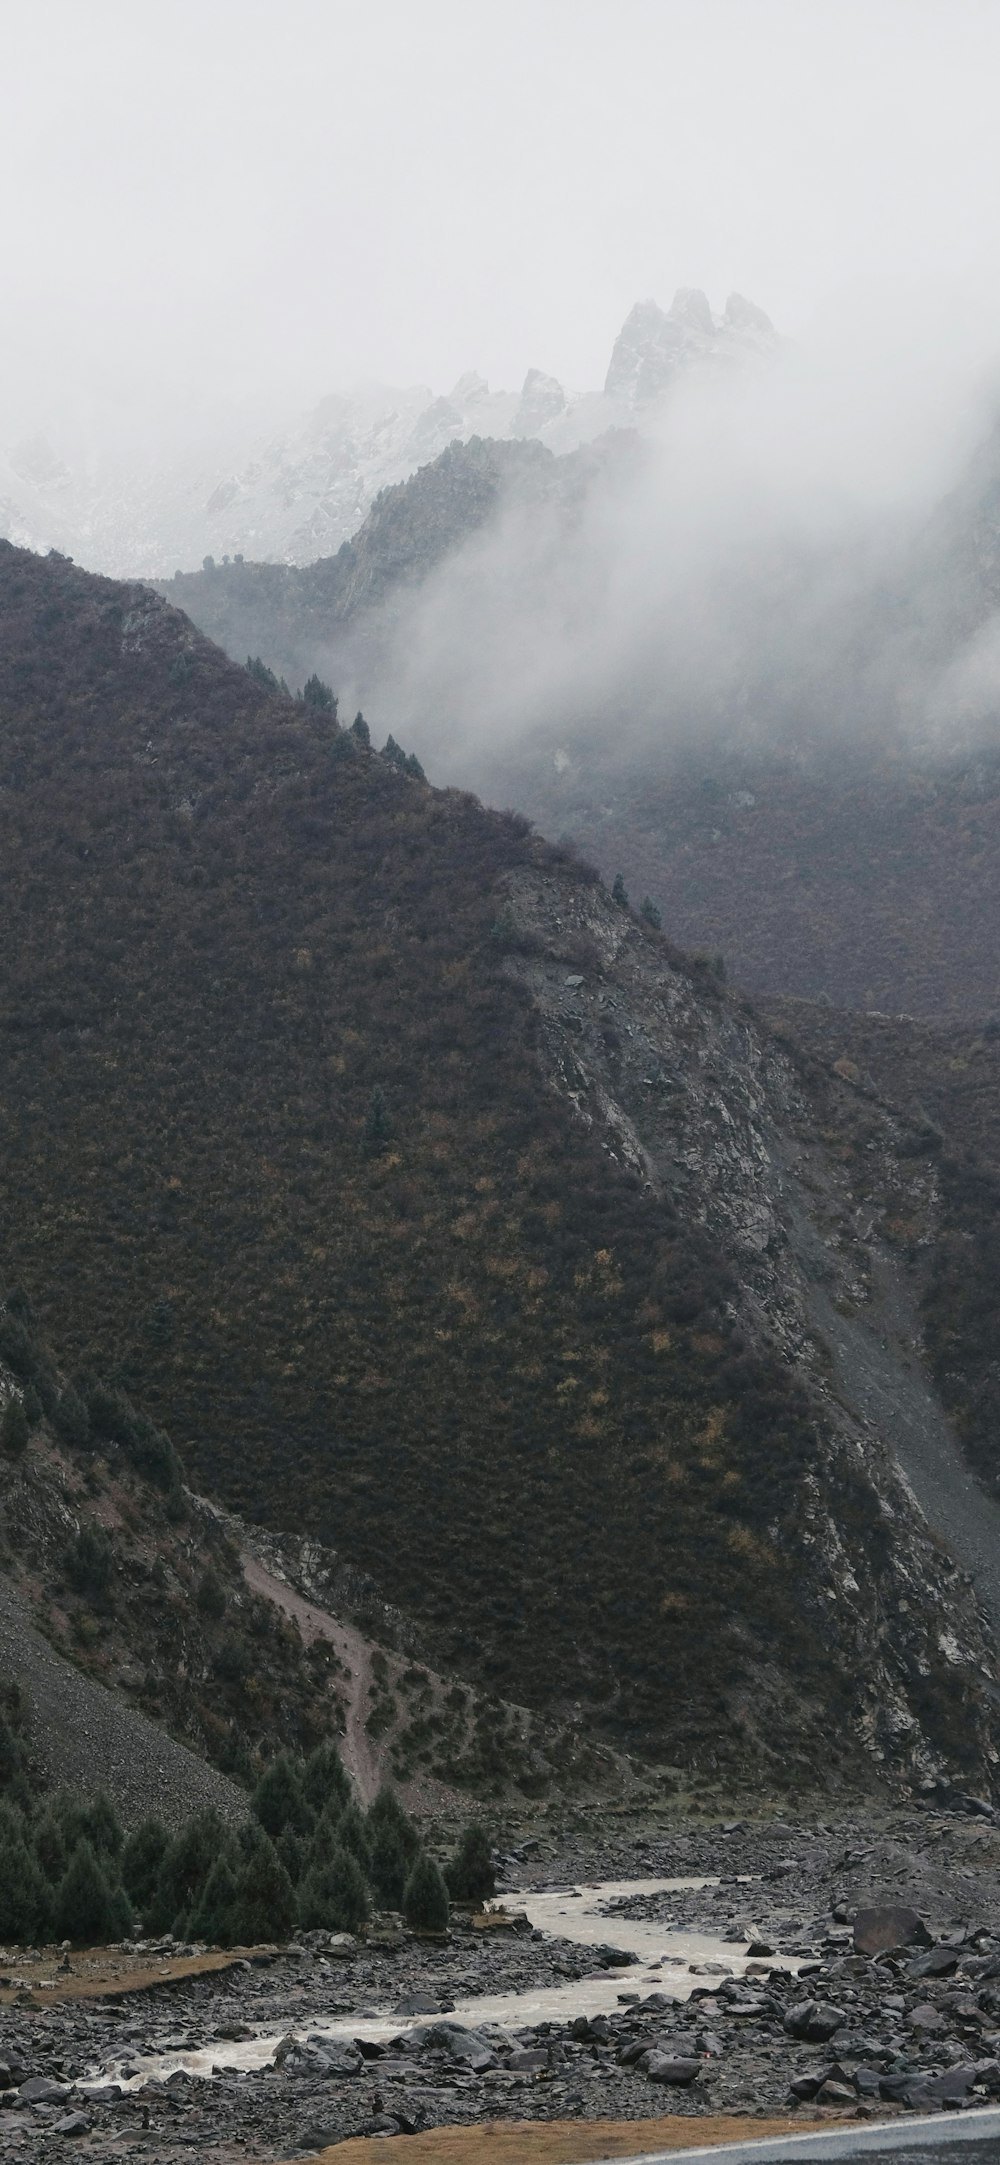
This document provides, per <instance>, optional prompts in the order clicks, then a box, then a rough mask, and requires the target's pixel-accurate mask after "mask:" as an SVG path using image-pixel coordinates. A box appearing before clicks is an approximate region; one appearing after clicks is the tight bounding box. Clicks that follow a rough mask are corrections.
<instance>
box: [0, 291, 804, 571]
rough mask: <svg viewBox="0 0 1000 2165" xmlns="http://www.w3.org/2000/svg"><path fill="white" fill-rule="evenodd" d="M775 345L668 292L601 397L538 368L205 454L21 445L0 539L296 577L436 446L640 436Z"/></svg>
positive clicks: (770, 336) (390, 397)
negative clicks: (698, 377)
mask: <svg viewBox="0 0 1000 2165" xmlns="http://www.w3.org/2000/svg"><path fill="white" fill-rule="evenodd" d="M776 344H777V338H776V334H775V332H774V329H773V326H772V325H771V323H770V322H769V320H768V318H767V316H765V315H764V313H763V310H761V309H759V308H756V307H755V306H754V304H753V303H752V302H751V301H745V300H743V299H742V297H741V296H740V295H739V294H731V295H730V298H729V300H728V301H727V302H726V306H725V309H724V311H723V314H722V315H721V316H720V317H715V316H713V314H712V311H711V308H710V307H709V304H708V301H707V299H706V297H705V295H704V294H703V293H701V292H700V291H698V289H697V288H694V287H682V288H681V289H680V291H679V292H678V293H676V294H675V296H674V300H673V302H672V304H671V307H670V309H669V310H667V311H666V312H664V311H663V309H661V308H660V307H659V306H658V304H657V303H656V302H655V301H640V302H639V303H638V304H637V306H636V307H635V308H633V310H632V311H631V314H630V315H629V317H628V319H627V321H626V322H625V324H624V325H623V327H622V330H621V331H620V333H619V335H618V338H617V339H616V341H615V346H614V351H613V353H612V357H611V365H610V368H609V370H608V375H607V382H606V385H605V388H604V390H603V391H597V390H593V391H572V390H566V389H565V388H564V386H563V385H562V384H561V383H560V382H559V381H558V380H557V378H556V377H555V376H552V375H549V374H547V373H546V371H545V370H543V369H541V368H537V367H532V368H529V370H528V372H527V375H526V376H525V379H524V382H523V385H522V387H521V390H520V391H519V392H518V391H504V390H491V389H490V386H489V384H488V382H487V381H486V378H485V377H484V376H481V375H480V374H478V373H477V371H476V370H475V369H467V370H466V371H465V372H464V374H462V375H460V376H459V377H458V379H457V381H456V382H455V383H454V384H453V385H452V387H451V389H450V390H449V391H448V392H447V393H446V394H445V395H440V394H438V393H436V392H434V391H432V390H431V389H430V387H429V386H428V385H426V384H411V385H408V386H406V387H400V386H391V385H385V384H372V383H365V384H359V385H357V386H356V387H355V388H354V390H352V391H350V392H336V393H331V394H330V395H328V396H327V397H325V398H323V399H321V400H320V401H319V403H318V404H317V405H316V406H315V407H314V408H313V409H312V411H311V412H310V413H308V414H305V415H300V416H298V417H294V418H293V419H292V420H291V422H290V424H289V426H288V427H287V428H284V429H280V430H279V431H278V432H277V433H273V432H269V433H268V435H267V436H266V438H261V437H260V436H259V435H256V434H254V433H253V432H252V431H250V432H243V433H241V432H240V431H239V430H235V431H234V435H233V437H232V439H231V440H228V441H226V442H225V443H223V442H221V441H219V442H217V445H216V448H215V451H214V453H210V454H208V455H206V453H205V452H204V450H202V449H199V450H198V451H197V452H195V451H191V452H190V453H187V452H184V451H181V452H174V453H172V454H171V455H170V457H169V458H166V457H164V458H154V457H152V456H151V457H150V458H149V459H148V460H147V461H146V462H143V461H142V460H141V459H137V458H136V456H135V453H134V449H133V447H132V446H131V445H130V446H128V447H127V448H126V447H124V446H122V447H121V448H120V449H118V450H112V451H110V452H106V453H105V454H103V455H102V457H101V458H100V459H99V460H98V459H95V457H94V456H93V455H92V453H91V452H90V451H89V450H88V449H87V447H85V446H82V445H77V446H76V447H75V448H74V447H72V446H68V445H60V446H59V447H58V448H54V447H52V446H50V445H49V444H48V443H46V442H44V441H43V440H42V439H41V438H34V439H32V440H31V441H30V442H28V443H22V444H21V445H19V446H18V447H17V448H16V450H12V451H9V452H6V453H5V450H4V447H3V445H2V443H0V534H3V535H5V536H6V537H7V538H8V539H9V540H12V541H14V542H17V543H20V544H22V545H26V546H28V547H30V548H36V549H47V548H57V549H60V550H62V551H65V552H67V553H68V554H70V555H72V556H74V557H76V558H78V559H79V560H80V561H82V562H84V563H85V564H86V565H87V566H88V568H89V569H91V570H95V571H105V572H112V573H114V574H115V575H117V576H124V577H129V578H132V577H141V578H146V577H162V576H165V575H168V574H169V573H171V572H173V571H174V570H176V569H183V570H193V569H194V568H195V566H196V565H199V564H201V563H202V562H203V561H204V559H205V558H206V556H211V557H213V558H214V559H215V560H216V561H218V560H219V559H220V558H221V559H223V560H225V558H226V557H227V556H244V555H245V556H247V557H249V558H252V559H254V560H256V561H258V562H261V561H263V562H278V563H285V564H311V563H314V562H315V561H316V559H317V558H318V557H322V556H332V555H333V554H335V552H336V550H337V549H339V548H340V546H341V543H342V542H344V541H348V540H350V538H351V536H352V535H353V534H355V533H356V532H357V530H358V528H359V526H360V525H361V523H362V521H363V519H364V518H365V516H366V514H367V512H368V511H369V510H370V508H371V506H372V504H373V503H374V501H375V499H376V497H377V496H378V495H379V493H380V491H381V490H383V489H386V488H393V487H395V486H396V485H397V484H398V483H399V482H401V481H406V480H408V479H409V477H410V475H411V474H413V473H415V472H416V471H417V470H418V469H419V468H420V467H422V466H426V465H429V464H430V463H431V461H432V460H434V459H436V458H439V457H440V455H441V453H442V452H443V451H446V450H447V448H448V446H449V444H453V443H456V442H457V443H468V442H469V440H470V438H472V437H474V436H481V437H491V438H494V439H495V440H497V441H500V442H511V441H517V440H527V439H532V438H533V439H536V440H537V441H538V442H540V443H543V444H545V445H546V446H547V447H548V449H549V450H551V451H557V452H565V451H573V450H576V449H577V448H578V447H579V446H581V445H583V444H588V443H592V442H593V441H594V439H595V438H596V437H598V436H600V435H602V434H604V432H605V431H606V430H608V429H609V428H621V427H623V426H625V427H635V426H639V427H641V426H642V422H643V416H644V414H646V413H647V412H648V411H649V409H650V407H651V406H652V405H653V404H654V403H655V402H656V400H657V399H659V398H660V397H661V396H662V395H664V394H665V393H668V392H669V391H670V389H671V387H672V385H673V383H674V382H675V380H676V379H677V377H678V376H679V375H680V374H682V373H683V372H684V371H685V370H687V369H688V368H690V367H699V366H701V365H703V364H704V363H706V362H708V363H710V364H717V363H719V362H721V361H726V362H738V361H740V360H745V359H747V358H750V357H755V356H760V355H761V354H766V353H768V352H770V351H771V350H773V348H774V347H775V346H776Z"/></svg>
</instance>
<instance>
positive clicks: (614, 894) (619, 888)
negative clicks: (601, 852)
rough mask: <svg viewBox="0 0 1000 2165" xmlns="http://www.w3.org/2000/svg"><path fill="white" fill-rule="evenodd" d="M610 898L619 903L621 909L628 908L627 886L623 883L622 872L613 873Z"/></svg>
mask: <svg viewBox="0 0 1000 2165" xmlns="http://www.w3.org/2000/svg"><path fill="white" fill-rule="evenodd" d="M611 900H612V902H618V903H620V904H621V907H622V909H623V910H624V909H627V908H628V888H627V887H626V885H625V878H624V874H623V873H621V872H616V873H615V876H614V881H613V883H612V888H611Z"/></svg>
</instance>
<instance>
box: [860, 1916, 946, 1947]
mask: <svg viewBox="0 0 1000 2165" xmlns="http://www.w3.org/2000/svg"><path fill="white" fill-rule="evenodd" d="M933 1944H934V1942H933V1940H932V1939H931V1935H930V1933H929V1932H928V1930H927V1926H926V1925H925V1923H924V1920H923V1918H922V1917H920V1916H918V1914H917V1912H916V1910H915V1909H907V1908H906V1907H905V1906H904V1905H902V1904H900V1903H885V1904H883V1905H881V1906H880V1907H879V1908H877V1909H859V1910H858V1912H857V1915H856V1917H855V1919H854V1946H855V1951H856V1953H858V1954H859V1955H884V1954H891V1953H892V1952H893V1951H894V1949H895V1948H897V1947H932V1946H933Z"/></svg>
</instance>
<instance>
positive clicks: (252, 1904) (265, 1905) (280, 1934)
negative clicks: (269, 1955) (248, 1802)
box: [232, 1820, 295, 1947]
mask: <svg viewBox="0 0 1000 2165" xmlns="http://www.w3.org/2000/svg"><path fill="white" fill-rule="evenodd" d="M294 1929H295V1891H294V1888H293V1886H292V1882H291V1880H290V1879H289V1877H288V1873H287V1872H286V1870H285V1867H284V1865H283V1864H282V1862H281V1858H280V1857H279V1855H278V1852H277V1850H276V1849H275V1846H274V1843H273V1842H272V1841H270V1840H269V1838H268V1836H267V1835H266V1834H265V1832H264V1829H263V1827H261V1826H258V1825H257V1824H256V1823H255V1822H254V1821H253V1820H251V1821H249V1823H248V1824H247V1826H245V1827H244V1828H242V1829H241V1831H240V1837H239V1862H238V1865H237V1868H236V1893H235V1896H234V1899H233V1911H232V1932H233V1938H234V1940H236V1941H238V1942H239V1943H240V1945H242V1946H244V1947H252V1946H254V1945H255V1944H256V1943H257V1942H258V1941H260V1940H286V1939H288V1938H289V1937H290V1935H291V1933H292V1932H293V1931H294Z"/></svg>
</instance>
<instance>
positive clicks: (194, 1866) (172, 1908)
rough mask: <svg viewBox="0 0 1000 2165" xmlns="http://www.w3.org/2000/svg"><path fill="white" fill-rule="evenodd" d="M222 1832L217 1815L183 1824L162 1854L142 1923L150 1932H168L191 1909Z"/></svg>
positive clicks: (201, 1816) (203, 1815) (201, 1814)
mask: <svg viewBox="0 0 1000 2165" xmlns="http://www.w3.org/2000/svg"><path fill="white" fill-rule="evenodd" d="M225 1839H226V1830H225V1827H224V1826H223V1824H222V1821H221V1819H220V1818H219V1814H218V1812H215V1811H207V1812H198V1813H196V1814H195V1817H194V1818H193V1819H189V1820H187V1821H186V1823H185V1825H184V1826H183V1827H181V1828H180V1829H179V1831H178V1833H177V1834H175V1835H174V1837H173V1840H172V1841H171V1842H169V1843H168V1845H167V1848H166V1849H165V1851H164V1854H163V1862H162V1864H161V1866H160V1869H159V1872H158V1873H157V1878H156V1887H155V1890H154V1893H153V1899H152V1902H151V1903H150V1904H149V1907H148V1910H147V1911H146V1912H144V1920H145V1923H146V1924H147V1926H148V1927H149V1929H150V1931H152V1932H170V1931H172V1930H173V1927H174V1924H175V1923H176V1922H177V1921H178V1920H180V1919H186V1918H187V1916H188V1914H189V1912H190V1911H191V1910H192V1909H193V1907H194V1905H195V1903H196V1901H197V1899H198V1896H199V1895H200V1893H201V1890H202V1887H203V1885H204V1883H205V1881H206V1879H207V1878H208V1875H209V1872H210V1871H211V1869H212V1866H213V1864H214V1862H215V1859H216V1856H217V1855H218V1852H219V1850H220V1849H221V1848H222V1847H223V1844H224V1842H225Z"/></svg>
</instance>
